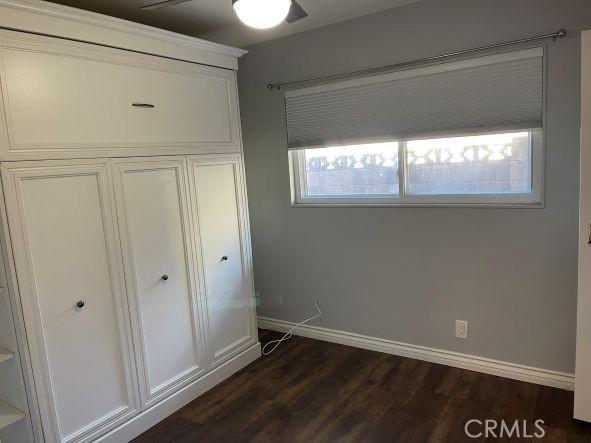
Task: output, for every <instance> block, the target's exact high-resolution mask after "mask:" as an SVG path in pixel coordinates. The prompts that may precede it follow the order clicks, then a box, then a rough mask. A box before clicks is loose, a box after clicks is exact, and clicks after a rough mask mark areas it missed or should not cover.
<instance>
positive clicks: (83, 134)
mask: <svg viewBox="0 0 591 443" xmlns="http://www.w3.org/2000/svg"><path fill="white" fill-rule="evenodd" d="M22 35H23V34H19V33H16V32H10V31H2V32H0V45H1V55H2V62H3V65H4V73H3V75H2V89H3V96H4V97H3V98H4V101H3V103H4V108H5V113H6V121H7V134H8V136H7V140H6V141H5V144H7V146H3V147H2V152H1V155H2V158H1V159H2V160H5V159H23V158H32V157H31V156H33V155H34V156H35V158H40V157H51V158H56V156H57V157H60V158H62V157H68V156H70V157H72V156H77V157H80V156H84V157H92V156H94V157H96V156H97V155H99V156H103V157H104V156H121V155H125V156H129V155H154V154H179V153H197V152H203V151H206V152H212V150H213V151H215V150H219V149H222V150H224V149H225V150H236V151H237V150H239V147H240V144H239V123H238V107H237V93H236V80H235V72H234V71H230V70H226V69H221V68H213V67H207V66H201V65H197V64H193V63H187V62H180V61H174V60H168V59H163V58H158V57H153V56H148V55H142V54H135V53H131V52H128V51H122V50H117V49H110V48H102V47H98V46H96V45H90V44H85V43H76V42H67V41H63V40H59V39H54V38H49V37H40V36H26V37H23V36H22ZM138 148H142V149H138Z"/></svg>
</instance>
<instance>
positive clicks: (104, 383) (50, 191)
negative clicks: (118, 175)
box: [2, 161, 139, 442]
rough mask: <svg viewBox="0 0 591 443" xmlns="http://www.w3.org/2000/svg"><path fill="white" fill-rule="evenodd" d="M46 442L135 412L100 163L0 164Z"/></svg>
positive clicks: (101, 429) (84, 434) (94, 432)
mask: <svg viewBox="0 0 591 443" xmlns="http://www.w3.org/2000/svg"><path fill="white" fill-rule="evenodd" d="M2 180H3V185H4V191H5V198H6V208H7V213H8V221H9V228H10V234H11V238H12V244H13V253H14V258H15V265H16V273H17V278H18V287H19V291H20V297H21V301H22V307H23V314H24V318H25V324H26V327H27V339H28V345H29V350H30V355H31V362H32V367H33V373H34V376H35V382H36V383H35V385H36V390H37V395H38V399H39V405H40V411H41V416H42V421H43V432H44V437H45V440H46V441H49V442H54V441H63V442H73V441H76V442H78V441H91V440H93V439H95V438H97V437H98V436H100V435H101V434H104V433H105V432H107V431H108V430H109V429H112V428H114V427H115V426H117V425H119V424H120V423H122V422H124V421H126V420H128V419H129V418H130V417H131V416H133V415H135V414H136V413H137V412H138V409H139V398H138V395H137V388H136V386H137V381H136V377H135V370H134V364H133V357H132V355H133V354H132V340H131V332H130V328H129V318H128V311H127V308H126V306H127V300H126V295H125V290H124V282H123V275H122V273H121V272H120V269H121V263H120V258H121V252H120V250H119V248H118V238H117V237H118V236H117V233H116V225H115V218H114V209H112V206H113V205H112V201H111V196H112V191H111V189H110V186H109V180H108V168H107V165H106V164H105V162H102V161H89V162H84V163H78V164H74V163H73V162H60V163H56V162H27V163H12V164H6V163H5V164H3V165H2Z"/></svg>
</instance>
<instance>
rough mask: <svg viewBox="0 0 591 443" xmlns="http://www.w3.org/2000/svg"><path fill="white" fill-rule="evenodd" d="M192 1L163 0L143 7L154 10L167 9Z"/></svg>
mask: <svg viewBox="0 0 591 443" xmlns="http://www.w3.org/2000/svg"><path fill="white" fill-rule="evenodd" d="M190 1H192V0H161V1H159V2H154V3H150V4H149V5H145V6H142V9H146V10H152V9H160V8H165V7H167V6H173V5H178V4H179V3H186V2H190Z"/></svg>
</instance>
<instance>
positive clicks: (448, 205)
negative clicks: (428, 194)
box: [290, 202, 545, 209]
mask: <svg viewBox="0 0 591 443" xmlns="http://www.w3.org/2000/svg"><path fill="white" fill-rule="evenodd" d="M290 207H292V208H482V209H495V208H496V209H544V208H545V204H544V203H543V202H542V203H383V202H380V203H368V202H363V203H351V202H342V203H339V202H292V203H291V204H290Z"/></svg>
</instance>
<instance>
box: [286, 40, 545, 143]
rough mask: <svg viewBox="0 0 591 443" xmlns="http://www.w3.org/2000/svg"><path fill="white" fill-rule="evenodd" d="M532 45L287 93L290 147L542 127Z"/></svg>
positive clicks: (537, 53)
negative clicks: (523, 48)
mask: <svg viewBox="0 0 591 443" xmlns="http://www.w3.org/2000/svg"><path fill="white" fill-rule="evenodd" d="M543 72H544V69H543V50H542V48H533V49H526V50H520V51H512V52H507V53H503V54H495V55H490V56H485V57H478V58H473V59H469V60H462V61H458V62H450V63H442V64H439V65H434V66H428V67H421V68H417V69H410V70H405V71H398V72H393V73H388V74H381V75H377V76H372V77H366V78H357V79H353V80H346V81H339V82H335V83H331V84H326V85H319V86H312V87H308V88H303V89H298V90H293V91H287V92H286V93H285V106H286V115H287V132H288V148H289V149H301V148H312V147H323V146H335V145H348V144H359V143H371V142H379V141H387V140H393V139H397V138H408V137H423V136H425V137H429V136H436V135H444V134H452V133H455V134H457V133H462V132H476V131H483V132H484V131H497V130H505V129H507V130H514V129H529V128H541V127H542V116H543V90H544V88H543V83H544V75H543Z"/></svg>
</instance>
